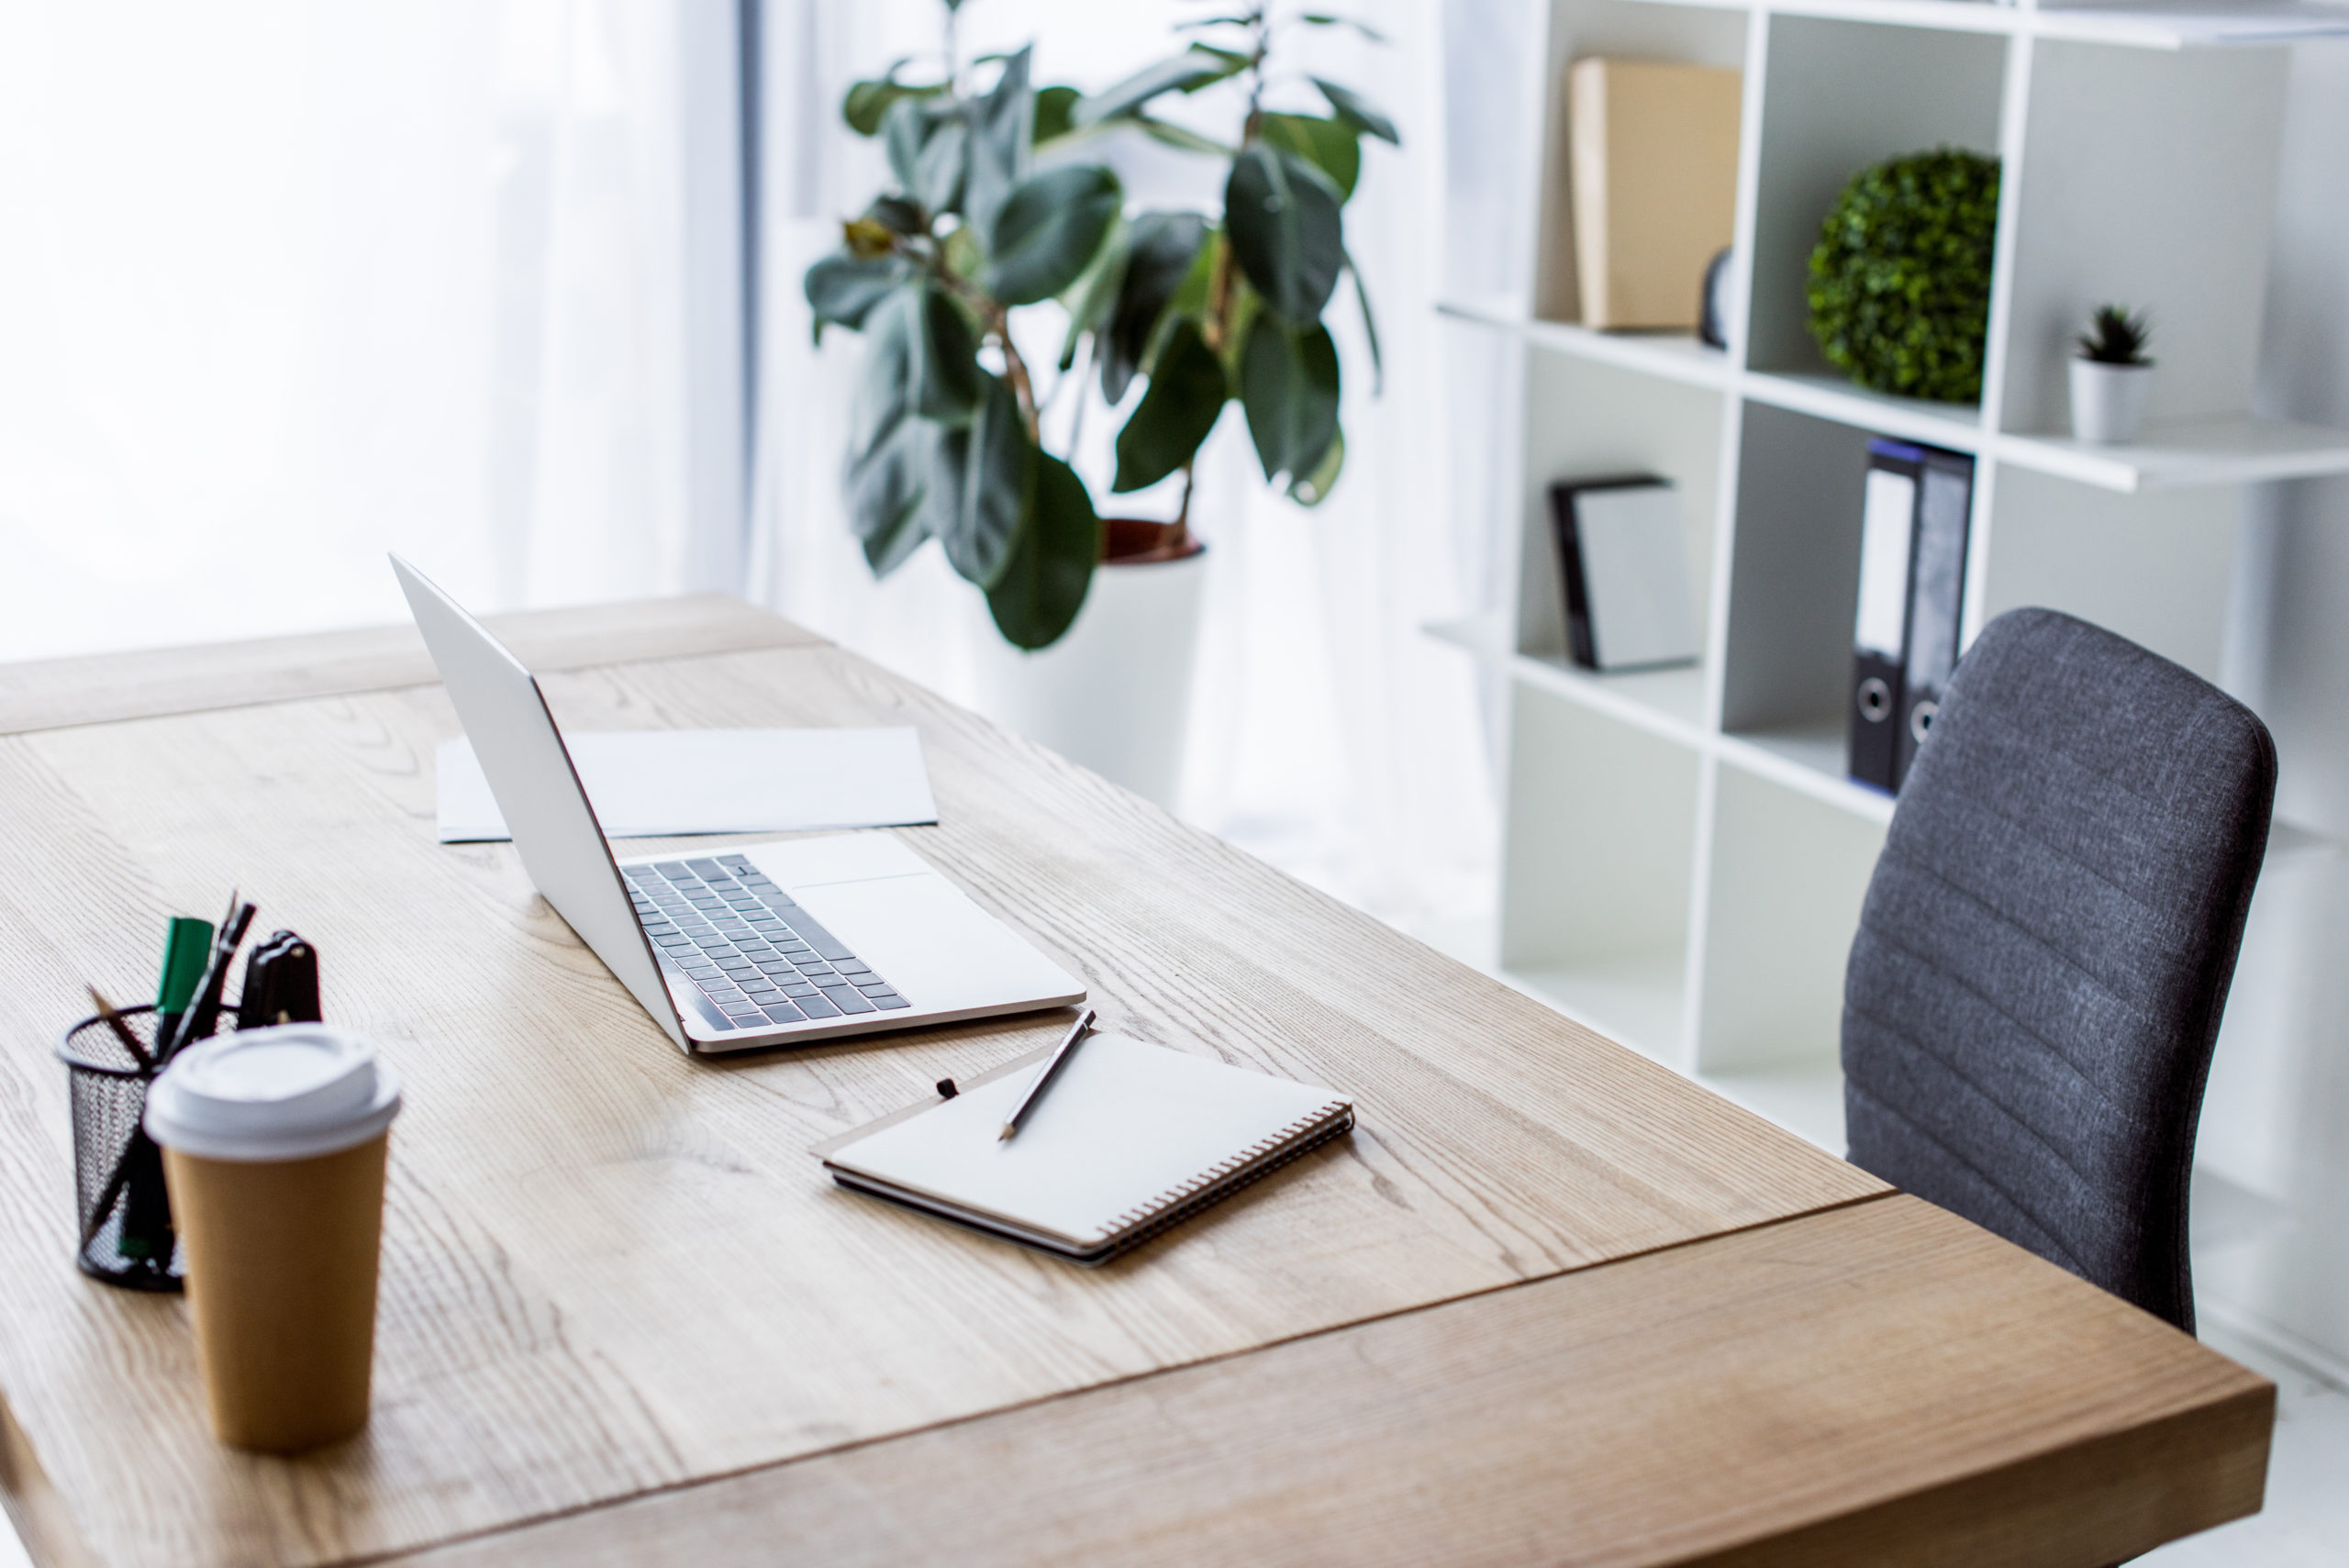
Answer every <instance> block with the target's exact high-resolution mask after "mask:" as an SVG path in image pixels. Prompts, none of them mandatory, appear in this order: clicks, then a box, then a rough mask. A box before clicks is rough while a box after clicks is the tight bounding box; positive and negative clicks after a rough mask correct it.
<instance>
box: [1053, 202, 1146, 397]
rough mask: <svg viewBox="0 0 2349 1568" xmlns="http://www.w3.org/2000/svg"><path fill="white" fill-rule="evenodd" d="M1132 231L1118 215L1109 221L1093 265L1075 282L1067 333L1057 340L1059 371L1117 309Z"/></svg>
mask: <svg viewBox="0 0 2349 1568" xmlns="http://www.w3.org/2000/svg"><path fill="white" fill-rule="evenodd" d="M1131 244H1132V231H1131V230H1130V228H1128V227H1127V226H1126V220H1125V218H1124V217H1122V216H1113V217H1111V218H1110V220H1109V233H1108V238H1107V239H1103V240H1102V241H1101V249H1100V250H1099V251H1098V252H1097V254H1096V255H1095V256H1094V258H1093V264H1092V265H1091V266H1089V267H1087V268H1086V269H1085V275H1084V276H1083V277H1081V278H1079V279H1077V281H1076V284H1075V286H1074V289H1072V290H1071V294H1072V295H1073V297H1072V299H1071V300H1070V303H1069V312H1068V331H1067V333H1066V334H1065V335H1063V338H1062V339H1061V359H1060V368H1061V369H1063V370H1064V371H1065V370H1067V369H1068V368H1069V367H1070V366H1071V365H1074V364H1075V363H1076V346H1077V344H1078V342H1079V341H1080V340H1081V339H1083V338H1084V337H1085V334H1086V333H1087V332H1096V333H1098V332H1105V331H1107V330H1108V327H1109V317H1110V316H1111V315H1112V314H1113V313H1114V312H1115V311H1116V310H1117V308H1118V293H1119V289H1120V288H1122V287H1123V286H1124V284H1125V281H1126V259H1127V257H1128V256H1129V255H1130V251H1131Z"/></svg>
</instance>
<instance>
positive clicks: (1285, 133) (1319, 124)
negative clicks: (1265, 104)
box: [1264, 115, 1362, 202]
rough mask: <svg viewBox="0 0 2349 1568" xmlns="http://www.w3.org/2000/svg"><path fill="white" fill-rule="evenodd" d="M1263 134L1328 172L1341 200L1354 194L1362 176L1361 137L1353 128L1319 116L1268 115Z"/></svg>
mask: <svg viewBox="0 0 2349 1568" xmlns="http://www.w3.org/2000/svg"><path fill="white" fill-rule="evenodd" d="M1264 139H1265V140H1266V141H1269V142H1271V143H1272V144H1273V145H1274V146H1275V147H1277V148H1279V149H1280V150H1282V151H1283V152H1287V153H1292V154H1294V155H1295V156H1297V157H1298V158H1302V159H1304V160H1305V161H1307V162H1308V163H1310V164H1312V165H1313V166H1314V167H1315V168H1316V169H1319V170H1320V171H1321V172H1323V173H1324V174H1327V175H1329V176H1330V183H1331V184H1333V185H1335V186H1337V187H1338V199H1339V200H1340V201H1341V202H1342V201H1344V200H1346V199H1347V198H1348V197H1350V196H1352V195H1353V194H1354V183H1355V182H1356V181H1357V180H1359V179H1361V178H1362V138H1361V134H1360V133H1359V132H1357V131H1356V130H1355V129H1354V128H1353V127H1352V126H1350V125H1346V124H1343V123H1341V122H1340V121H1338V120H1330V119H1323V118H1321V117H1319V116H1318V115H1266V116H1265V117H1264Z"/></svg>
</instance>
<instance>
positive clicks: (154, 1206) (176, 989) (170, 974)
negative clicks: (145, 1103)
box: [115, 915, 212, 1269]
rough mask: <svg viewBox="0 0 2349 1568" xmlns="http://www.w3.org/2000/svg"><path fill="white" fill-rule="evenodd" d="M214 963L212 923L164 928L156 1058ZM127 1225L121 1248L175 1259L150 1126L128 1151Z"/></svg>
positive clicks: (164, 1262)
mask: <svg viewBox="0 0 2349 1568" xmlns="http://www.w3.org/2000/svg"><path fill="white" fill-rule="evenodd" d="M211 962H212V922H211V921H209V920H198V919H195V918H193V917H189V916H186V915H174V916H173V917H172V922H171V925H170V926H169V927H168V928H166V929H165V930H164V932H163V970H162V973H161V974H160V975H158V976H157V977H156V980H155V1060H156V1061H157V1062H161V1061H162V1060H163V1057H164V1054H165V1052H166V1051H167V1050H168V1049H169V1047H170V1045H171V1040H172V1036H173V1034H175V1033H176V1032H178V1029H179V1027H180V1018H181V1017H182V1016H183V1015H184V1014H185V1013H186V1011H187V1008H188V1004H189V1003H191V1002H193V1001H195V988H196V986H197V985H199V984H202V983H203V980H204V972H205V969H206V967H207V966H208V965H209V964H210V963H211ZM122 1176H123V1195H122V1225H121V1228H120V1229H118V1230H117V1232H116V1238H115V1251H117V1252H118V1253H120V1254H121V1255H122V1256H124V1257H126V1258H144V1259H147V1260H148V1261H149V1262H150V1266H152V1267H154V1268H157V1269H164V1268H168V1267H170V1266H171V1261H172V1245H173V1239H172V1205H171V1199H170V1197H169V1196H168V1195H166V1193H165V1191H164V1188H163V1155H162V1151H161V1150H159V1149H157V1148H156V1147H155V1144H154V1141H153V1140H151V1139H150V1138H149V1137H148V1136H147V1132H146V1129H144V1128H136V1129H132V1131H131V1134H130V1143H129V1146H128V1148H126V1149H125V1150H124V1151H123V1155H122Z"/></svg>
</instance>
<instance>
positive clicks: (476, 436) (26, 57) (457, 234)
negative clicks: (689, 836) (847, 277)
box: [0, 0, 739, 658]
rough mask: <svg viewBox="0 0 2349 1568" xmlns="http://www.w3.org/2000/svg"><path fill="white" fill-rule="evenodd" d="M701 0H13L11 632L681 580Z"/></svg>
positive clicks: (650, 587) (136, 636)
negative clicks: (415, 574) (689, 190)
mask: <svg viewBox="0 0 2349 1568" xmlns="http://www.w3.org/2000/svg"><path fill="white" fill-rule="evenodd" d="M689 3H691V0H666V3H652V0H486V3H485V0H403V3H401V4H396V5H394V4H373V5H336V6H316V5H311V4H308V3H306V0H206V3H205V4H203V5H200V6H189V5H184V4H178V3H174V0H110V3H109V4H106V5H104V6H59V5H51V4H47V3H44V0H0V215H5V216H0V235H5V236H6V239H5V240H0V658H12V657H35V656H42V655H48V654H58V653H69V652H74V651H83V650H87V649H94V648H106V647H123V646H132V645H138V644H154V643H163V642H172V641H181V640H192V639H213V638H233V637H243V636H258V635H263V634H267V633H272V632H279V631H290V630H298V629H305V628H314V627H324V626H333V625H341V624H350V623H353V622H360V621H383V620H391V619H395V618H398V617H401V616H402V615H403V614H404V610H403V607H402V606H401V605H400V603H399V600H398V597H397V595H396V593H395V591H394V588H393V584H392V581H391V577H390V574H389V573H388V572H387V571H386V570H385V568H384V559H383V552H384V550H386V549H397V550H402V551H403V552H406V553H408V554H411V555H413V556H414V558H415V559H416V560H417V562H419V563H420V564H422V565H424V566H425V568H426V570H428V571H429V572H430V573H433V574H434V575H436V576H438V577H440V579H441V580H442V581H443V582H444V583H445V584H448V585H449V586H450V587H451V589H452V590H453V591H455V592H456V593H457V594H459V595H461V596H462V597H463V598H464V599H466V600H467V601H468V602H470V603H473V604H476V605H480V606H489V607H495V606H512V605H519V604H536V603H551V602H562V601H569V600H582V599H596V598H615V597H621V596H625V595H631V594H640V593H648V592H652V593H657V592H662V591H669V592H674V591H677V590H679V589H682V588H684V587H685V586H687V585H688V579H689V577H690V576H692V575H695V574H696V571H695V568H694V566H693V562H694V560H695V555H694V544H695V539H694V536H695V533H696V529H702V530H704V531H707V529H708V528H710V527H711V526H712V524H711V523H710V521H709V520H708V519H707V517H706V516H697V514H696V501H695V499H694V496H693V493H692V488H691V484H690V474H689V467H690V464H691V462H692V461H693V460H692V458H691V457H690V455H689V454H690V453H692V451H693V450H694V449H693V447H692V444H691V436H692V434H693V432H692V431H690V430H689V429H688V426H687V421H688V417H689V414H688V410H689V409H690V408H691V407H692V406H693V403H692V399H691V397H690V396H689V395H688V394H689V391H690V388H689V383H690V381H691V380H692V378H693V377H694V376H695V375H696V373H697V372H696V362H697V361H696V358H695V355H694V353H693V352H692V351H691V345H690V344H689V342H688V336H689V334H688V322H687V317H686V306H687V303H688V299H689V283H690V277H689V271H688V267H689V259H688V257H687V255H686V253H685V237H686V233H687V228H688V225H687V221H686V213H685V206H686V183H685V172H686V168H687V153H688V149H687V147H686V146H685V142H684V137H685V128H686V126H687V123H688V122H687V121H686V119H685V116H684V114H683V112H682V109H681V100H682V99H683V98H684V97H685V90H686V84H687V83H688V82H689V81H690V80H691V76H690V74H689V72H691V70H692V69H693V68H694V64H695V62H694V61H692V60H691V59H689V58H687V56H686V54H685V45H684V43H683V42H682V41H681V40H682V39H684V37H685V34H684V32H683V29H682V28H681V26H680V17H681V15H682V14H683V10H684V7H685V6H686V5H687V4H689ZM729 14H730V13H729ZM737 450H739V449H737ZM738 494H739V493H738ZM701 510H702V512H703V513H706V512H707V506H703V507H702V508H701ZM699 574H700V575H703V576H707V574H708V573H707V569H706V568H705V569H703V570H702V571H701V572H700V573H699Z"/></svg>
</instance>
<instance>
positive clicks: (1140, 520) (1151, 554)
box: [1101, 517, 1208, 566]
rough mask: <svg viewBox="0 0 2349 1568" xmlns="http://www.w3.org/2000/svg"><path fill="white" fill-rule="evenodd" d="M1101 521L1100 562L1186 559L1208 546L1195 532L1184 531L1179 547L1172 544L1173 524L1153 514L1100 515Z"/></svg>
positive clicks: (1122, 563) (1134, 563)
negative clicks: (1147, 515) (1141, 515)
mask: <svg viewBox="0 0 2349 1568" xmlns="http://www.w3.org/2000/svg"><path fill="white" fill-rule="evenodd" d="M1101 524H1102V528H1101V564H1102V565H1104V566H1157V565H1162V564H1164V563H1166V562H1176V561H1188V560H1189V559H1191V557H1193V556H1195V555H1200V554H1204V553H1205V552H1206V550H1207V548H1208V547H1207V541H1206V540H1205V539H1201V538H1199V536H1198V535H1197V534H1186V535H1185V536H1184V539H1183V548H1181V549H1176V548H1175V545H1174V543H1173V540H1174V539H1175V534H1176V530H1175V525H1174V524H1173V523H1163V522H1160V521H1158V520H1157V519H1156V518H1154V517H1104V518H1102V519H1101Z"/></svg>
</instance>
